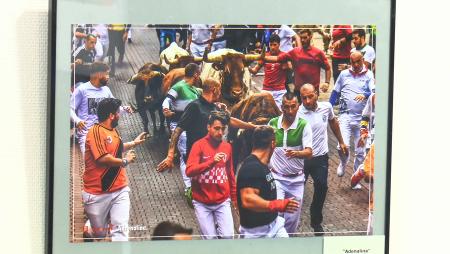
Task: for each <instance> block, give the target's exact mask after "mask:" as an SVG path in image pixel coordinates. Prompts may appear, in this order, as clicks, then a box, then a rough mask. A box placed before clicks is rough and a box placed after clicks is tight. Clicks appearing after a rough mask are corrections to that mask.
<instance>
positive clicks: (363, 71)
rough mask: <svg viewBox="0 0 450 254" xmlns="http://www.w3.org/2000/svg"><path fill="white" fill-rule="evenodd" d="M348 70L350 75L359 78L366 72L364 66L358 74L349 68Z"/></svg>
mask: <svg viewBox="0 0 450 254" xmlns="http://www.w3.org/2000/svg"><path fill="white" fill-rule="evenodd" d="M348 70H349V71H350V73H351V74H352V75H353V76H361V75H364V74H365V73H366V72H367V71H368V69H367V67H366V65H364V66H363V68H362V69H361V71H360V72H358V73H356V72H355V71H353V67H350V69H348Z"/></svg>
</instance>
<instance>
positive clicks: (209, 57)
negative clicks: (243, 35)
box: [203, 49, 265, 104]
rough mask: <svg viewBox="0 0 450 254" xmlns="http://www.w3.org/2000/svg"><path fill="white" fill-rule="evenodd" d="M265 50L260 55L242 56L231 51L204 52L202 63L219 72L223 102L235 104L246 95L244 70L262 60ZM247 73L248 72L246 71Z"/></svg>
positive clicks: (247, 86) (247, 87)
mask: <svg viewBox="0 0 450 254" xmlns="http://www.w3.org/2000/svg"><path fill="white" fill-rule="evenodd" d="M264 55H265V50H263V51H262V53H261V54H242V53H240V52H237V51H234V50H231V49H220V50H218V51H215V52H213V53H211V54H208V51H207V50H206V51H205V54H204V56H203V61H205V62H206V63H212V67H213V68H214V69H215V70H216V71H218V72H219V80H218V81H219V82H220V83H221V85H222V98H223V99H224V101H225V102H228V103H230V104H235V103H237V102H239V101H240V100H242V99H244V98H245V97H246V96H247V95H248V93H247V92H248V89H249V86H250V79H249V80H248V84H246V83H245V82H244V73H245V72H246V68H247V67H248V66H249V65H250V64H251V63H252V62H253V61H257V60H260V59H262V58H264ZM247 72H248V71H247Z"/></svg>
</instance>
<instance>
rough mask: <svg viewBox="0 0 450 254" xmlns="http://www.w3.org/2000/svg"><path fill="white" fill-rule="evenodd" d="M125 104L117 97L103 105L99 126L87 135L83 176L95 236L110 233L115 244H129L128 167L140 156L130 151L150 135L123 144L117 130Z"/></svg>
mask: <svg viewBox="0 0 450 254" xmlns="http://www.w3.org/2000/svg"><path fill="white" fill-rule="evenodd" d="M121 103H122V102H121V101H120V100H118V99H115V98H106V99H104V100H102V101H101V102H100V103H99V105H98V109H97V112H96V113H97V116H98V120H99V123H97V124H95V125H94V126H93V127H92V128H91V129H89V132H88V133H87V138H86V154H85V165H86V166H85V170H84V173H83V192H82V197H83V205H84V210H85V212H86V215H87V217H88V220H89V222H90V225H91V228H92V232H93V235H92V237H95V238H104V237H106V236H107V235H108V233H109V234H110V235H111V240H112V241H128V220H129V215H130V197H129V192H130V188H129V187H128V177H127V174H126V169H125V167H126V166H127V165H128V164H130V163H133V162H135V161H136V153H135V152H134V151H133V150H130V149H132V148H134V147H135V146H137V145H139V144H142V143H143V142H144V141H145V134H146V133H145V132H143V133H141V134H139V135H138V136H137V137H136V138H135V139H134V140H133V141H131V142H127V143H123V142H122V138H121V137H120V134H119V133H118V131H117V130H116V127H117V125H118V124H119V118H120V105H121ZM127 150H128V152H126V151H127ZM110 225H111V226H110ZM88 231H89V230H88Z"/></svg>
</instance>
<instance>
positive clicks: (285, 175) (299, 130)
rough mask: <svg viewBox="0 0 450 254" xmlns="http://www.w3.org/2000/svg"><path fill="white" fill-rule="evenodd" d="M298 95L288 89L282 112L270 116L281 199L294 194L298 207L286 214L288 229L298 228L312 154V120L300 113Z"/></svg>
mask: <svg viewBox="0 0 450 254" xmlns="http://www.w3.org/2000/svg"><path fill="white" fill-rule="evenodd" d="M299 105H300V104H299V102H298V98H297V97H296V96H295V95H294V94H292V93H287V94H285V95H284V96H283V105H282V106H281V108H282V112H283V114H282V115H281V116H278V117H275V118H273V119H271V120H270V121H269V123H268V125H269V126H271V127H272V128H274V129H275V144H276V147H275V150H274V152H273V155H272V157H271V158H270V170H271V171H272V172H273V177H274V178H275V183H276V184H277V197H278V199H285V198H293V199H295V200H297V201H298V202H299V209H298V210H297V211H295V212H294V213H285V214H284V215H283V217H284V219H285V220H286V222H285V228H286V231H287V232H288V233H289V234H294V233H296V232H297V228H298V225H299V223H300V213H301V207H302V203H303V193H304V188H305V174H304V159H305V158H310V157H311V156H312V138H313V137H312V131H311V126H310V124H309V123H308V122H307V121H306V120H305V119H303V118H300V117H299V116H298V114H297V112H298V108H299Z"/></svg>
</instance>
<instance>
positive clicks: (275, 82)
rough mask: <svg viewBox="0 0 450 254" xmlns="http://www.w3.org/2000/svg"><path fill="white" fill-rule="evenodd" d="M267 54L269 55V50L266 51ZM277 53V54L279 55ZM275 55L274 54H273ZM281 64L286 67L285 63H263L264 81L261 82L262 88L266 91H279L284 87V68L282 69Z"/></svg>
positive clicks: (285, 73) (285, 72)
mask: <svg viewBox="0 0 450 254" xmlns="http://www.w3.org/2000/svg"><path fill="white" fill-rule="evenodd" d="M266 54H267V55H268V56H271V54H270V52H267V53H266ZM280 54H281V52H280V53H278V55H280ZM275 56H276V55H275ZM283 66H285V67H286V63H267V62H266V63H265V64H264V82H263V90H266V91H280V90H284V89H286V87H285V86H284V84H285V83H286V75H287V71H286V68H285V69H283Z"/></svg>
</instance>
